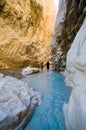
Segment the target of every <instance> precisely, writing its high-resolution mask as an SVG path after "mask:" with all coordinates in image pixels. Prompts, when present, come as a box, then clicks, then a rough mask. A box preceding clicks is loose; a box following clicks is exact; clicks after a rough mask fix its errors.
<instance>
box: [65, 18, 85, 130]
mask: <svg viewBox="0 0 86 130" xmlns="http://www.w3.org/2000/svg"><path fill="white" fill-rule="evenodd" d="M66 82H67V84H68V85H70V86H71V87H72V92H71V97H70V100H69V103H68V104H65V106H64V113H65V121H66V126H67V130H86V18H85V20H84V23H83V25H82V27H81V28H80V30H79V32H78V34H77V35H76V37H75V39H74V42H73V44H72V46H71V49H70V50H69V52H68V54H67V74H66Z"/></svg>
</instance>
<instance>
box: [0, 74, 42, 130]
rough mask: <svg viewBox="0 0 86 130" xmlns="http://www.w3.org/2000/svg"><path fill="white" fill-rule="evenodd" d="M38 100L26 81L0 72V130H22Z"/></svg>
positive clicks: (35, 92) (38, 95) (39, 96)
mask: <svg viewBox="0 0 86 130" xmlns="http://www.w3.org/2000/svg"><path fill="white" fill-rule="evenodd" d="M40 101H41V95H40V93H38V92H37V91H35V90H33V89H32V88H29V86H28V85H27V84H26V83H24V82H22V81H20V80H18V79H16V78H12V77H9V76H6V77H4V75H3V74H1V73H0V130H23V128H24V127H25V125H26V124H27V122H28V120H30V118H31V116H32V114H33V112H34V110H35V108H36V106H37V105H38V104H39V103H40Z"/></svg>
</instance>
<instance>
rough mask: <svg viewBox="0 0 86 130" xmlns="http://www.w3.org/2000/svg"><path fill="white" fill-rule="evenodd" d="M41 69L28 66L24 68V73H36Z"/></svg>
mask: <svg viewBox="0 0 86 130" xmlns="http://www.w3.org/2000/svg"><path fill="white" fill-rule="evenodd" d="M39 71H40V70H39V69H38V68H30V67H27V68H25V69H23V71H22V75H29V74H34V73H38V72H39Z"/></svg>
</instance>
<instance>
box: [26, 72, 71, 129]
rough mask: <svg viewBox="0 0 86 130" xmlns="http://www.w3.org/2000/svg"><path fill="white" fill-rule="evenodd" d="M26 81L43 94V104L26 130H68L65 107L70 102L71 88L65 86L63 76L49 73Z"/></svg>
mask: <svg viewBox="0 0 86 130" xmlns="http://www.w3.org/2000/svg"><path fill="white" fill-rule="evenodd" d="M24 80H25V81H27V82H28V84H29V86H31V87H33V88H35V89H36V90H37V91H39V92H40V93H41V94H42V103H41V105H40V106H38V107H37V108H36V111H35V113H34V114H33V116H32V119H31V120H30V122H28V124H27V126H26V127H25V129H24V130H66V126H65V120H64V113H63V105H64V103H65V102H68V100H69V97H70V92H71V88H69V87H67V86H65V83H64V77H63V75H62V74H60V73H57V72H53V71H49V72H43V73H39V74H35V75H30V76H27V78H25V79H24Z"/></svg>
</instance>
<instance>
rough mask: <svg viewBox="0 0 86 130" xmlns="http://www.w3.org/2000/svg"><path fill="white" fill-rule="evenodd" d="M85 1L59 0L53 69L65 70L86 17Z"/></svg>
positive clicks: (52, 45)
mask: <svg viewBox="0 0 86 130" xmlns="http://www.w3.org/2000/svg"><path fill="white" fill-rule="evenodd" d="M85 7H86V1H85V0H59V5H58V14H57V18H56V23H55V29H54V38H53V40H52V43H51V51H52V61H53V68H54V69H55V70H57V71H60V70H64V69H65V66H66V55H67V52H68V50H69V48H70V47H71V44H72V42H73V40H74V38H75V36H76V34H77V32H78V30H79V28H80V27H81V25H82V23H83V20H84V18H85V16H86V8H85Z"/></svg>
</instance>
